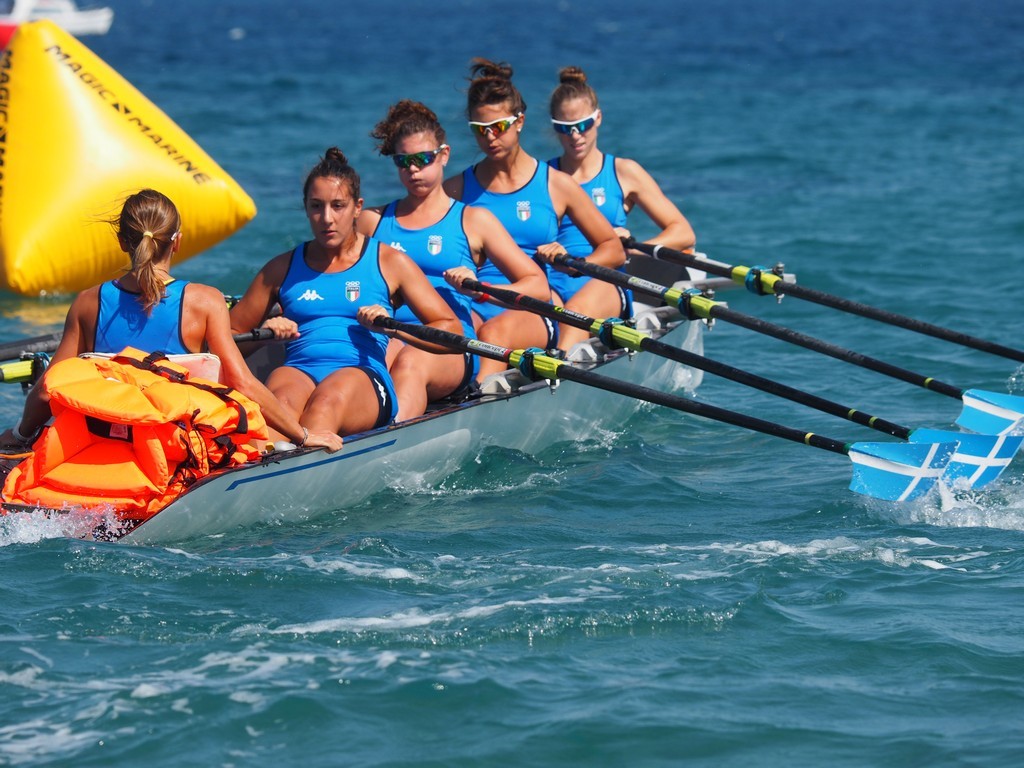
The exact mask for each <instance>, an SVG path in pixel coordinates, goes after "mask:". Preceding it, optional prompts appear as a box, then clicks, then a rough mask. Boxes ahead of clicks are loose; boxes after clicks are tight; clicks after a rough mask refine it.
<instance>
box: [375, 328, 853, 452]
mask: <svg viewBox="0 0 1024 768" xmlns="http://www.w3.org/2000/svg"><path fill="white" fill-rule="evenodd" d="M375 323H376V324H377V325H379V326H381V327H382V328H392V329H394V330H399V331H403V332H405V333H407V334H409V335H411V336H418V337H419V338H421V339H423V340H424V341H430V342H433V343H435V344H441V345H445V346H448V347H451V348H454V349H461V350H464V351H467V352H473V353H475V354H479V355H483V356H485V357H490V358H493V359H496V360H504V361H505V362H511V363H513V364H515V363H516V362H518V360H519V359H521V358H522V357H524V356H525V355H527V354H530V353H528V352H524V351H523V350H512V349H508V348H504V347H498V346H496V345H493V344H487V343H485V342H480V341H478V340H475V339H467V338H465V337H464V336H459V335H457V334H454V333H448V332H447V331H442V330H440V329H438V328H431V327H429V326H423V325H413V324H410V323H403V322H400V321H398V320H394V319H393V318H390V317H379V318H377V320H376V321H375ZM538 363H540V364H538ZM534 370H535V371H536V372H537V375H539V376H543V377H545V378H558V379H565V380H567V381H575V382H578V383H580V384H585V385H587V386H591V387H594V388H596V389H601V390H604V391H607V392H612V393H615V394H620V395H624V396H626V397H632V398H635V399H637V400H643V401H645V402H648V403H653V404H655V405H661V406H664V407H666V408H672V409H674V410H677V411H683V412H684V413H689V414H692V415H694V416H703V417H704V418H708V419H712V420H714V421H721V422H725V423H726V424H732V425H734V426H737V427H743V428H744V429H749V430H752V431H754V432H761V433H763V434H766V435H772V436H774V437H780V438H783V439H784V440H790V441H792V442H796V443H802V444H804V445H809V446H811V447H812V448H820V449H822V450H825V451H831V452H832V453H839V454H843V455H847V454H848V453H849V446H848V445H847V444H846V443H844V442H842V441H840V440H834V439H833V438H830V437H825V436H824V435H818V434H815V433H814V432H802V431H800V430H798V429H793V428H792V427H787V426H785V425H783V424H776V423H775V422H772V421H766V420H765V419H758V418H755V417H753V416H747V415H745V414H742V413H736V412H735V411H729V410H726V409H725V408H719V407H718V406H714V405H710V404H708V403H702V402H699V401H697V400H690V399H689V398H685V397H680V396H679V395H672V394H668V393H666V392H660V391H658V390H656V389H651V388H649V387H644V386H642V385H640V384H632V383H630V382H627V381H621V380H620V379H613V378H611V377H610V376H602V375H601V374H597V373H593V372H592V371H584V370H581V369H579V368H575V367H574V366H572V365H570V364H569V363H567V362H565V361H563V360H556V359H554V358H551V357H548V356H546V355H537V356H536V361H535V366H534Z"/></svg>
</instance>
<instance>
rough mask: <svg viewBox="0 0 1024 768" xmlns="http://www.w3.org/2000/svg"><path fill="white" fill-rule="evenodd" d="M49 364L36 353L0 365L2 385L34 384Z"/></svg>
mask: <svg viewBox="0 0 1024 768" xmlns="http://www.w3.org/2000/svg"><path fill="white" fill-rule="evenodd" d="M233 338H234V340H235V343H236V344H241V343H242V342H244V341H268V340H270V339H272V338H274V332H273V331H272V330H270V329H269V328H253V329H252V330H251V331H247V332H245V333H236V334H235V335H234V337H233ZM55 348H56V347H55ZM47 362H48V361H47V360H46V356H45V353H42V352H35V353H34V354H32V356H30V357H27V358H25V359H24V360H15V361H14V362H11V363H0V383H2V384H25V383H28V382H33V381H35V380H36V379H38V378H39V375H40V374H41V373H42V372H43V371H44V370H46V364H47ZM37 369H38V370H37Z"/></svg>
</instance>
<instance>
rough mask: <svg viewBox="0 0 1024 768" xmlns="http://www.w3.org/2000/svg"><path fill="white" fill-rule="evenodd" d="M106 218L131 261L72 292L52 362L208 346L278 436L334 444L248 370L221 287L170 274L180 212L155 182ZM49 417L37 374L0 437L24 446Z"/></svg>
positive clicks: (225, 377)
mask: <svg viewBox="0 0 1024 768" xmlns="http://www.w3.org/2000/svg"><path fill="white" fill-rule="evenodd" d="M111 225H112V226H113V228H114V231H115V233H116V235H117V241H118V243H119V244H120V246H121V250H123V251H125V253H127V254H128V256H129V258H130V259H131V268H130V269H129V270H128V271H127V273H126V274H124V275H123V276H122V277H119V278H117V279H114V280H110V281H108V282H105V283H102V284H100V285H96V286H93V287H92V288H87V289H86V290H84V291H82V292H81V293H80V294H78V296H76V297H75V299H74V301H73V302H72V303H71V308H70V309H69V310H68V315H67V319H66V320H65V321H64V333H63V336H62V337H61V341H60V345H59V346H58V347H57V350H56V352H54V354H53V357H52V358H51V361H50V362H51V364H53V363H56V362H59V361H60V360H63V359H65V358H70V357H74V356H76V355H81V354H83V353H86V352H109V353H116V352H120V351H121V350H122V349H124V348H125V347H128V346H131V347H135V348H136V349H140V350H142V351H144V352H164V353H166V354H183V353H188V352H204V351H209V352H212V353H213V354H215V355H217V356H218V357H219V358H220V365H221V380H222V382H223V383H224V384H226V385H227V386H229V387H232V388H233V389H237V390H238V391H239V392H241V393H242V394H244V395H247V396H248V397H250V398H252V399H253V400H255V401H256V403H258V404H259V406H260V410H261V411H262V412H263V416H264V418H265V419H266V421H267V423H268V424H269V425H270V426H271V427H273V428H274V429H276V430H277V431H278V432H279V433H281V434H282V435H283V436H285V437H287V438H288V439H290V440H291V441H292V442H294V443H295V444H296V445H305V446H310V447H314V446H316V447H323V448H326V449H327V450H328V451H336V450H338V449H339V448H341V438H340V437H338V436H337V435H335V434H333V433H330V432H311V431H308V430H307V429H306V428H305V427H304V426H302V424H300V423H299V421H298V420H297V419H296V418H295V417H294V416H293V415H292V414H291V413H290V412H289V411H287V410H286V409H285V408H283V407H282V406H281V404H280V403H279V402H278V401H277V398H275V397H274V395H273V394H271V392H270V390H268V389H267V388H266V387H265V386H264V385H263V384H262V383H261V382H260V381H259V380H258V379H257V378H256V377H255V376H253V374H252V372H251V371H250V370H249V368H248V366H247V365H246V364H245V360H244V359H243V358H242V355H241V353H240V352H239V351H238V347H237V346H236V345H235V341H234V339H233V338H232V335H231V324H230V320H229V316H228V309H227V304H226V303H225V301H224V295H223V294H222V293H221V292H220V291H218V290H217V289H216V288H212V287H210V286H207V285H201V284H199V283H190V282H186V281H181V280H175V279H174V278H172V277H171V274H170V268H171V259H172V257H173V256H174V254H175V253H177V252H178V248H179V247H180V245H181V217H180V215H179V214H178V209H177V208H176V207H175V205H174V203H172V202H171V201H170V200H169V199H168V198H167V197H166V196H165V195H163V194H161V193H160V192H157V191H156V190H153V189H143V190H140V191H139V192H136V193H135V194H134V195H131V196H130V197H129V198H128V199H127V200H125V202H124V205H123V206H122V209H121V213H120V215H119V216H118V217H117V219H116V220H114V221H112V222H111ZM43 378H44V379H45V374H44V376H43ZM49 418H50V404H49V399H48V396H47V395H46V392H45V389H44V387H43V386H42V381H40V382H37V384H36V386H34V387H33V388H32V390H31V391H30V392H29V394H28V397H27V398H26V400H25V409H24V412H23V414H22V417H21V420H20V422H19V423H18V424H16V425H15V426H14V427H13V428H11V429H8V430H7V431H5V432H4V433H3V434H2V435H0V445H2V446H4V447H8V448H11V447H13V448H21V449H23V450H24V449H26V448H27V447H28V446H29V445H31V444H32V443H33V442H34V440H35V437H36V436H37V435H38V434H39V431H40V430H41V429H42V427H43V425H44V424H45V423H46V422H47V420H48V419H49Z"/></svg>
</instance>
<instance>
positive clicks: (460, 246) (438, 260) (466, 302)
mask: <svg viewBox="0 0 1024 768" xmlns="http://www.w3.org/2000/svg"><path fill="white" fill-rule="evenodd" d="M371 136H373V138H375V139H377V141H378V144H377V150H378V151H379V152H380V153H381V154H382V155H389V156H390V157H391V159H392V160H393V161H394V163H395V165H396V166H397V167H398V178H399V181H401V182H402V185H403V186H404V187H405V189H406V193H407V194H406V196H405V197H403V198H402V199H400V200H396V201H394V202H391V203H389V204H388V205H385V206H381V207H379V208H364V209H363V212H362V213H361V214H360V216H359V220H358V223H357V229H358V231H360V232H362V233H363V234H364V235H367V236H373V237H374V238H376V239H377V240H380V241H381V242H385V243H389V244H390V245H391V246H392V247H395V248H398V249H399V250H401V251H402V252H404V253H406V254H408V256H409V258H411V259H412V260H413V261H415V262H416V264H417V265H418V266H419V267H420V269H422V270H423V272H424V273H425V274H426V275H427V278H428V279H429V280H430V281H431V283H432V284H433V286H434V287H435V288H436V289H437V291H438V293H440V294H441V296H442V297H443V298H444V300H445V301H446V302H447V303H448V306H449V307H451V309H452V311H453V312H454V313H455V315H456V317H458V319H459V321H460V323H461V324H462V333H463V334H464V335H465V336H467V337H470V338H473V337H475V332H474V320H473V311H472V308H471V305H472V299H473V298H476V297H479V295H480V294H478V293H476V292H473V291H468V290H463V289H462V282H463V281H464V280H466V279H467V278H471V279H476V276H477V272H476V270H477V269H479V268H480V267H481V266H482V265H483V264H485V263H488V262H490V263H492V264H493V265H494V267H495V268H496V269H497V270H498V272H499V273H500V280H501V282H503V283H508V284H509V287H511V288H512V289H513V290H516V291H518V292H520V293H525V294H527V295H529V296H533V297H535V298H539V299H543V300H545V301H546V300H547V297H548V287H547V281H546V279H545V277H544V273H543V271H542V270H541V269H540V267H538V266H537V265H536V264H535V263H534V262H533V261H532V260H530V259H529V258H528V257H527V256H526V255H525V254H524V253H523V252H522V251H521V250H520V249H519V247H518V246H517V245H516V243H515V241H514V240H513V239H512V238H511V236H510V235H509V234H508V232H506V231H505V228H504V227H503V226H502V225H501V222H499V221H498V220H497V218H495V216H494V214H492V213H491V212H490V211H488V210H485V209H483V208H473V207H470V206H467V205H464V204H463V203H460V202H458V201H456V200H453V199H452V198H450V197H449V196H448V195H447V193H446V192H445V191H444V188H443V187H442V182H443V181H444V166H445V165H446V164H447V162H448V157H449V152H450V150H449V148H448V144H447V143H446V135H445V131H444V128H443V127H442V126H441V123H440V122H439V121H438V119H437V115H435V114H434V112H433V111H432V110H431V109H430V108H429V107H427V106H425V105H424V104H421V103H419V102H416V101H411V100H408V99H405V100H402V101H400V102H398V103H397V104H395V105H393V106H392V107H391V108H390V109H389V110H388V114H387V116H386V117H385V118H384V119H383V120H381V121H380V122H379V123H378V124H377V125H376V127H375V128H374V129H373V132H372V133H371ZM395 317H396V318H397V319H398V320H402V321H403V322H416V318H415V317H414V316H413V314H412V312H411V310H410V309H409V308H408V307H404V306H403V307H399V308H398V310H396V313H395ZM392 347H393V348H395V349H393V350H392V351H391V352H389V357H391V358H393V359H392V362H391V364H390V366H389V367H390V371H391V376H392V378H393V379H394V383H395V392H396V393H397V395H398V420H399V421H401V420H402V419H407V418H412V417H414V416H419V415H420V414H422V413H423V412H424V411H425V410H426V407H427V403H428V402H430V401H432V400H437V399H440V398H443V397H449V396H452V395H458V394H460V393H464V392H466V391H468V389H469V387H470V385H471V384H473V383H474V379H475V378H476V375H477V372H478V361H479V359H480V358H479V357H477V356H476V355H472V354H469V353H467V354H466V355H464V363H463V365H461V366H459V365H455V364H453V363H454V360H453V358H452V357H451V356H449V355H436V354H431V353H430V352H428V351H425V350H423V349H420V348H418V347H414V346H412V345H408V344H400V343H397V342H392Z"/></svg>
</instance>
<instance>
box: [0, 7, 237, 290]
mask: <svg viewBox="0 0 1024 768" xmlns="http://www.w3.org/2000/svg"><path fill="white" fill-rule="evenodd" d="M143 187H152V188H153V189H158V190H160V191H161V192H163V193H164V194H165V195H167V196H168V197H169V198H171V200H173V201H174V203H175V204H176V205H177V206H178V210H179V211H180V212H181V218H182V221H183V225H184V226H183V229H184V232H183V234H184V237H183V238H182V244H181V250H180V251H179V253H178V257H177V261H181V260H182V259H186V258H189V257H190V256H194V255H196V254H197V253H199V252H201V251H203V250H206V249H207V248H210V247H211V246H213V245H214V244H215V243H218V242H220V241H221V240H223V239H224V238H226V237H228V236H229V235H231V234H232V233H233V232H235V231H236V230H238V229H239V228H241V227H242V226H244V225H245V224H246V223H247V222H248V221H249V220H250V219H252V217H253V216H255V215H256V206H255V205H254V203H253V201H252V199H251V198H250V197H249V196H248V195H247V194H246V193H245V192H244V191H243V190H242V188H241V187H240V186H239V185H238V184H237V183H236V182H235V181H234V180H233V179H232V178H231V177H230V176H228V174H227V173H225V172H224V170H223V169H221V168H220V166H218V165H217V163H215V162H214V161H213V159H212V158H211V157H210V156H209V155H207V154H206V153H205V152H204V151H203V150H202V149H201V148H200V147H199V145H198V144H196V143H195V142H194V141H193V140H192V139H191V138H189V136H188V135H186V134H185V132H184V131H183V130H182V129H181V128H180V127H178V126H177V125H176V124H175V123H174V121H172V120H171V119H170V118H169V117H167V115H165V114H164V113H163V112H161V111H160V109H158V108H157V107H156V106H154V105H153V104H152V102H150V101H149V100H148V99H147V98H146V97H145V96H143V95H142V94H141V93H140V92H139V91H138V90H137V89H136V88H135V87H133V86H132V85H131V83H129V82H128V81H127V80H125V79H124V78H123V77H121V76H120V75H119V74H118V73H117V72H115V71H114V70H113V69H111V68H110V66H108V65H107V64H106V63H104V62H103V61H102V60H101V59H100V58H99V57H98V56H96V54H94V53H93V52H92V51H90V50H89V49H88V48H86V47H85V46H84V45H82V44H81V43H80V42H79V41H78V40H76V39H75V38H74V37H72V36H71V35H69V34H68V33H67V32H64V31H63V30H62V29H61V28H60V27H58V26H57V25H55V24H54V23H53V22H51V21H45V20H44V21H35V22H31V23H27V24H22V25H21V26H20V27H19V28H18V31H17V33H15V36H14V38H13V39H12V40H11V43H10V45H9V46H8V47H7V49H6V50H4V51H3V53H2V54H0V287H3V288H6V289H7V290H10V291H14V292H17V293H20V294H23V295H26V296H35V295H38V294H40V293H45V292H67V291H79V290H81V289H83V288H86V287H88V286H90V285H94V284H95V283H98V282H101V281H103V280H108V279H110V278H111V277H116V276H117V275H118V274H119V273H120V272H121V270H123V269H124V268H125V267H127V266H128V259H127V256H126V254H124V253H123V252H122V251H120V250H118V247H117V241H116V239H115V238H114V237H113V236H112V233H111V230H110V227H109V226H108V225H107V223H106V222H107V221H109V220H110V219H111V218H113V217H115V216H116V215H117V213H118V212H119V211H120V208H121V203H122V202H123V201H124V199H125V198H126V197H127V196H128V195H130V194H132V193H133V192H137V191H138V190H139V189H141V188H143Z"/></svg>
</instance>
